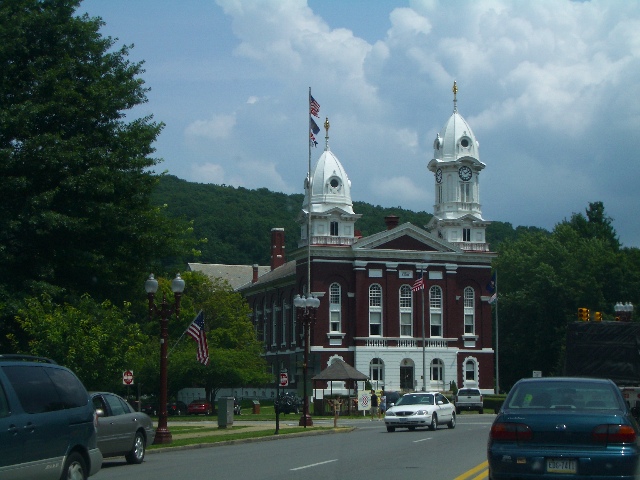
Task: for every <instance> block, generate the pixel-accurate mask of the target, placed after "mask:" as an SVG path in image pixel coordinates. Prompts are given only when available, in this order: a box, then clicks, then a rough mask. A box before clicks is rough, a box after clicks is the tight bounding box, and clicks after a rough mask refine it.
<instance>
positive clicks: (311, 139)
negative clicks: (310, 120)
mask: <svg viewBox="0 0 640 480" xmlns="http://www.w3.org/2000/svg"><path fill="white" fill-rule="evenodd" d="M309 144H310V145H311V146H312V147H317V146H318V142H317V141H316V137H315V136H314V135H313V133H312V132H309Z"/></svg>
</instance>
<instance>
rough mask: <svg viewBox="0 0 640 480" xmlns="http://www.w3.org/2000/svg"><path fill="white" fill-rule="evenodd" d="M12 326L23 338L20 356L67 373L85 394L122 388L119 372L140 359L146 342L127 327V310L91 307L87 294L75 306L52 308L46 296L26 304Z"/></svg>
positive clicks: (102, 305) (132, 326)
mask: <svg viewBox="0 0 640 480" xmlns="http://www.w3.org/2000/svg"><path fill="white" fill-rule="evenodd" d="M17 322H18V325H19V326H20V327H21V328H22V329H23V330H24V332H25V333H26V334H27V336H28V338H29V342H28V349H27V350H25V351H24V353H29V354H32V355H39V356H44V357H48V358H52V359H53V360H55V361H56V362H57V363H59V364H61V365H64V366H66V367H69V368H71V369H72V370H73V371H74V372H76V374H77V375H78V376H79V377H80V379H81V380H82V381H83V383H84V384H85V386H86V387H87V388H88V389H89V390H110V391H118V390H119V389H120V388H122V372H123V371H125V370H127V369H130V368H131V365H132V362H133V361H134V359H136V358H139V357H140V353H141V352H140V351H139V350H140V348H141V347H142V346H143V345H144V344H145V341H146V337H145V336H144V335H143V334H142V333H141V332H140V329H139V328H138V326H137V325H135V324H133V323H131V321H130V313H129V306H128V305H126V304H125V305H123V307H121V308H118V307H116V306H114V305H112V304H111V303H110V302H109V301H104V302H102V303H97V302H94V301H93V300H92V299H91V298H90V297H89V296H87V295H85V296H83V297H82V298H81V299H80V300H79V302H77V304H76V305H70V304H64V305H58V304H56V303H54V302H53V301H52V300H51V298H49V297H48V296H47V295H43V297H42V298H40V299H37V298H30V299H27V301H26V302H25V307H24V308H23V309H21V310H20V312H19V313H18V316H17ZM14 347H15V349H16V350H17V351H18V352H20V346H19V345H18V344H15V345H14Z"/></svg>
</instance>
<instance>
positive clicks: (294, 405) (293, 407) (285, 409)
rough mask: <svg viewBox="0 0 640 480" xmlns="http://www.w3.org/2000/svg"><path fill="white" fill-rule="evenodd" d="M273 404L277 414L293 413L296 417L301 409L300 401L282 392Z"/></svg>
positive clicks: (292, 395) (289, 393) (296, 397)
mask: <svg viewBox="0 0 640 480" xmlns="http://www.w3.org/2000/svg"><path fill="white" fill-rule="evenodd" d="M274 404H275V407H276V409H277V410H276V411H277V412H278V413H295V414H296V415H297V414H299V413H300V409H301V408H302V399H300V397H298V396H297V395H296V394H294V393H292V392H284V393H281V394H280V397H279V399H277V400H276V402H274Z"/></svg>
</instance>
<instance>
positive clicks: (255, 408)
mask: <svg viewBox="0 0 640 480" xmlns="http://www.w3.org/2000/svg"><path fill="white" fill-rule="evenodd" d="M259 413H260V401H259V400H254V401H253V414H254V415H257V414H259Z"/></svg>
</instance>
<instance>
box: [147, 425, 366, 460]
mask: <svg viewBox="0 0 640 480" xmlns="http://www.w3.org/2000/svg"><path fill="white" fill-rule="evenodd" d="M355 429H356V427H340V428H332V429H329V430H312V431H309V432H296V433H287V434H283V435H275V434H274V435H271V436H268V437H256V438H239V439H236V440H222V441H220V442H213V443H194V444H193V445H181V446H179V447H171V446H167V447H159V448H154V449H152V450H147V451H146V452H145V454H146V455H151V454H154V453H163V452H166V451H176V450H194V449H197V448H210V447H222V446H225V445H237V444H240V443H254V442H270V441H272V440H280V439H283V438H292V437H307V436H312V435H329V434H333V433H351V432H353V431H354V430H355Z"/></svg>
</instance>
